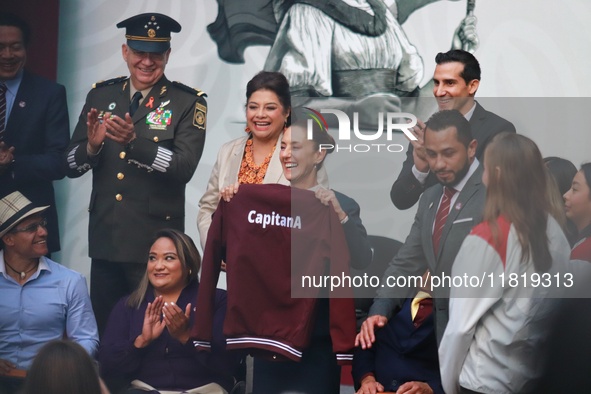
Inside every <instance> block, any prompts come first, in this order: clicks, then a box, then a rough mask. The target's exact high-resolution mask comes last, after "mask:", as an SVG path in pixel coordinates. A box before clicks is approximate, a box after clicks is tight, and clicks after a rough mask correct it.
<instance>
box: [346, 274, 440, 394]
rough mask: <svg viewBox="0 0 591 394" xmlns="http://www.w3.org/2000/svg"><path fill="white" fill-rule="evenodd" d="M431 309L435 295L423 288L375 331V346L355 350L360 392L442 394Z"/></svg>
mask: <svg viewBox="0 0 591 394" xmlns="http://www.w3.org/2000/svg"><path fill="white" fill-rule="evenodd" d="M427 274H428V273H426V274H425V277H428V276H427ZM426 282H428V280H426ZM432 312H433V299H432V298H431V295H430V294H429V293H428V291H426V289H421V290H420V291H419V292H418V293H417V295H416V296H415V297H414V298H407V299H406V300H404V303H403V304H402V308H401V309H400V311H398V313H396V315H394V316H393V317H392V318H391V319H390V320H389V321H388V324H386V326H385V327H384V328H383V329H382V330H379V331H378V332H377V333H376V343H375V344H374V346H372V347H371V348H369V349H359V348H357V349H356V350H355V353H354V355H353V369H352V375H353V380H354V382H355V384H356V386H359V387H360V388H361V391H358V392H361V393H366V392H369V393H372V392H382V391H387V392H398V391H400V392H403V393H406V392H409V393H414V392H417V393H424V394H443V387H442V385H441V376H440V374H439V357H438V354H437V339H436V338H435V323H434V319H433V313H432Z"/></svg>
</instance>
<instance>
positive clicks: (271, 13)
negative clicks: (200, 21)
mask: <svg viewBox="0 0 591 394" xmlns="http://www.w3.org/2000/svg"><path fill="white" fill-rule="evenodd" d="M436 1H439V0H421V1H414V0H398V1H394V2H392V1H391V2H389V3H390V4H389V5H388V4H387V3H388V2H386V1H382V0H330V1H320V0H256V1H252V2H248V3H245V2H241V1H237V0H218V16H217V18H216V20H215V22H213V23H212V24H210V25H209V26H208V27H207V30H208V32H209V34H210V35H211V37H212V39H213V40H214V41H215V42H216V44H217V47H218V54H219V56H220V58H221V59H223V60H225V61H227V62H230V63H244V54H243V52H244V50H245V48H247V47H248V46H251V45H271V50H270V52H269V55H268V57H267V59H266V62H265V67H264V68H265V70H269V71H280V72H282V73H283V74H285V76H286V77H287V78H288V80H289V82H290V85H291V90H292V93H293V94H294V95H296V96H311V97H313V96H324V97H326V96H336V97H354V96H355V97H359V96H367V95H371V94H375V93H392V94H395V95H397V96H401V97H405V96H416V95H419V90H420V88H421V86H420V82H421V80H422V78H423V60H422V59H421V56H420V55H419V53H418V52H417V49H416V48H415V46H414V45H413V44H412V43H411V42H410V40H409V39H408V37H407V36H406V34H405V32H404V29H403V28H402V26H401V25H402V24H403V23H404V22H405V21H406V20H407V19H408V17H409V16H410V14H412V13H413V12H414V11H416V10H417V9H419V8H421V7H423V6H425V5H427V4H430V3H433V2H436ZM474 7H475V0H470V1H468V2H467V13H466V17H465V18H464V19H463V20H462V21H461V22H460V24H459V25H458V27H457V29H456V30H455V32H454V36H453V37H452V40H451V41H452V46H451V47H452V48H461V49H465V50H468V51H470V52H474V51H475V50H476V49H477V48H478V46H479V39H478V34H477V30H476V17H475V15H474Z"/></svg>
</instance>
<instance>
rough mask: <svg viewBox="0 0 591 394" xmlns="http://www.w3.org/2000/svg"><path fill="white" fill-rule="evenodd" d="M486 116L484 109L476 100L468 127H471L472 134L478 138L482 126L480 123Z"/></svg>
mask: <svg viewBox="0 0 591 394" xmlns="http://www.w3.org/2000/svg"><path fill="white" fill-rule="evenodd" d="M485 118H486V111H485V110H484V108H482V106H481V105H480V104H478V102H476V108H474V112H473V113H472V117H471V118H470V122H469V123H470V128H471V129H472V136H473V137H474V138H476V139H477V140H479V138H478V137H479V134H480V130H481V127H482V123H483V122H484V119H485Z"/></svg>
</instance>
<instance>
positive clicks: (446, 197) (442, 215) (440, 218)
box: [433, 186, 456, 257]
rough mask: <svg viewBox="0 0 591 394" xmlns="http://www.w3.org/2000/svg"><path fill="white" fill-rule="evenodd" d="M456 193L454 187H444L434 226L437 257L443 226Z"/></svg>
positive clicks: (434, 246) (434, 249)
mask: <svg viewBox="0 0 591 394" xmlns="http://www.w3.org/2000/svg"><path fill="white" fill-rule="evenodd" d="M454 194H456V190H455V189H454V188H452V187H447V186H444V187H443V198H442V199H441V204H439V209H437V214H436V215H435V225H434V226H433V252H434V253H435V257H437V255H438V253H439V241H440V240H441V234H443V227H445V221H446V220H447V217H448V216H449V206H450V204H451V198H452V197H453V195H454Z"/></svg>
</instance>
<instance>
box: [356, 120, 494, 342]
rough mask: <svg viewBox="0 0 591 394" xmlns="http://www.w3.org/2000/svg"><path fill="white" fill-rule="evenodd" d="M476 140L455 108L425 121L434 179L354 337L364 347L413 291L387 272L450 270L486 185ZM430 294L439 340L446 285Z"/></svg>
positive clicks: (406, 273)
mask: <svg viewBox="0 0 591 394" xmlns="http://www.w3.org/2000/svg"><path fill="white" fill-rule="evenodd" d="M477 145H478V143H477V142H476V140H475V139H473V138H472V133H471V131H470V124H469V123H468V121H467V120H466V119H465V117H464V116H463V115H462V114H461V113H460V112H458V111H457V110H445V111H440V112H437V113H435V114H434V115H433V116H432V117H431V118H430V119H429V120H428V121H427V125H426V129H425V142H424V148H425V155H426V160H427V161H428V163H429V168H430V169H431V171H432V173H433V174H434V176H435V177H436V178H437V181H438V184H437V185H434V186H432V187H430V188H429V189H427V190H426V191H425V193H423V195H422V196H421V199H420V201H419V208H418V211H417V214H416V216H415V220H414V223H413V225H412V228H411V230H410V234H409V235H408V237H407V238H406V241H405V243H404V245H402V247H401V248H400V250H399V251H398V254H397V255H396V257H394V259H393V260H392V261H391V262H390V265H389V266H388V268H387V269H386V271H385V273H384V276H383V279H382V280H383V282H382V283H383V284H384V287H382V288H380V290H379V291H378V293H377V296H376V298H375V299H374V302H373V304H372V306H371V308H370V310H369V313H368V315H369V317H368V318H367V320H366V321H365V322H364V323H363V325H362V328H361V332H360V334H358V336H357V339H356V344H357V345H361V346H362V348H364V349H365V348H368V347H371V346H372V343H373V342H374V341H375V336H374V329H375V327H384V326H385V325H386V323H387V321H388V319H389V318H390V317H391V315H392V312H393V311H394V310H395V308H397V307H398V308H399V307H400V306H401V304H402V301H404V298H407V297H409V296H411V297H412V292H413V291H416V289H415V288H409V287H407V288H395V287H389V286H388V285H386V283H389V282H388V281H387V278H398V277H404V278H406V279H410V277H412V276H418V277H420V276H422V275H423V274H424V272H425V271H426V270H429V272H430V273H431V275H432V280H434V279H435V277H437V278H441V277H443V276H444V275H448V276H449V275H450V274H451V268H452V265H453V262H454V260H455V257H456V254H457V253H458V250H459V249H460V246H461V244H462V242H463V241H464V238H465V237H466V236H467V235H468V234H469V233H470V230H471V229H472V227H473V226H474V225H476V224H477V223H479V222H480V220H481V218H482V210H483V208H484V200H485V195H486V189H485V186H484V184H483V183H482V167H481V166H480V164H479V162H478V159H476V150H477ZM390 281H391V279H390ZM398 283H400V282H398ZM436 283H437V282H436ZM433 298H434V305H433V306H434V313H435V328H436V336H437V341H438V343H439V341H440V340H441V337H442V336H443V332H444V330H445V326H446V324H447V320H448V306H449V288H448V287H447V288H446V287H437V288H434V289H433Z"/></svg>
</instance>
